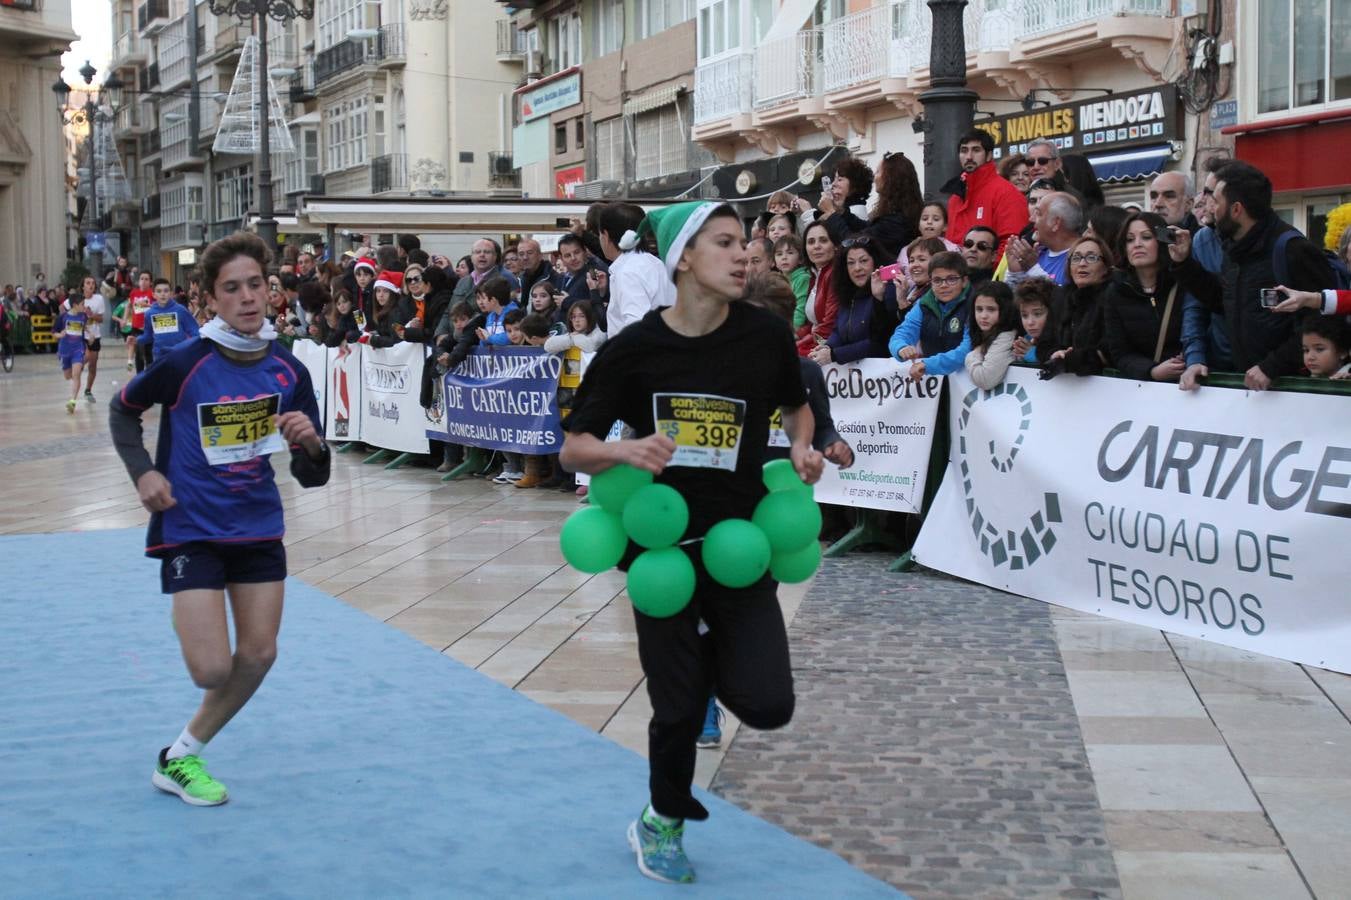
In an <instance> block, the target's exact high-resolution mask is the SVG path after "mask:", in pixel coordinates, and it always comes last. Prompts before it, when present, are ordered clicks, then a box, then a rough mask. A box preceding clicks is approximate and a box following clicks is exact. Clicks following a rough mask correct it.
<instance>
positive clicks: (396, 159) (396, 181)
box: [370, 153, 408, 194]
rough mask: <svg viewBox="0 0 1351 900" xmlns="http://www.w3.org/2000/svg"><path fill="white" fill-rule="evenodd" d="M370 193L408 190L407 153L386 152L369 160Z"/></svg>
mask: <svg viewBox="0 0 1351 900" xmlns="http://www.w3.org/2000/svg"><path fill="white" fill-rule="evenodd" d="M370 166H371V193H372V194H384V193H388V192H389V191H406V190H408V154H406V153H388V154H386V155H384V156H377V157H375V158H374V159H372V160H371V162H370Z"/></svg>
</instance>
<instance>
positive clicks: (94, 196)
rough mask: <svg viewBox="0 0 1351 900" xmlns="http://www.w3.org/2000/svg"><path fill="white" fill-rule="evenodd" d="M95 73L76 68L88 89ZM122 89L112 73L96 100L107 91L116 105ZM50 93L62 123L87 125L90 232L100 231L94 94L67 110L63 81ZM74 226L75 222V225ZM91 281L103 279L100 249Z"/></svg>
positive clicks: (87, 65) (67, 95) (89, 68)
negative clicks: (53, 97)
mask: <svg viewBox="0 0 1351 900" xmlns="http://www.w3.org/2000/svg"><path fill="white" fill-rule="evenodd" d="M97 74H98V70H97V69H95V68H94V66H93V65H92V64H91V63H90V62H89V60H85V63H84V65H83V66H81V67H80V77H81V78H83V79H84V83H85V84H86V85H89V86H91V87H92V86H93V84H94V76H96V75H97ZM121 88H122V80H121V79H120V78H118V77H117V73H116V72H113V73H111V74H109V75H108V77H107V78H105V79H103V84H102V86H101V87H100V88H99V101H100V102H101V101H102V100H103V99H104V98H103V92H105V91H106V92H108V94H109V99H110V100H111V101H112V102H114V103H115V102H116V94H117V92H118V91H120V90H121ZM52 92H53V93H55V94H56V101H57V109H58V111H59V112H60V114H61V118H62V121H63V122H64V123H66V124H78V123H81V122H83V123H85V124H87V125H88V126H89V221H90V223H91V224H92V225H93V226H94V231H96V232H98V231H100V230H101V229H100V225H101V224H102V223H101V216H100V214H99V173H98V120H99V109H98V104H97V103H95V102H94V95H93V94H92V93H91V94H90V95H89V96H88V97H87V98H85V101H84V106H82V107H77V108H76V109H70V108H69V107H68V106H67V104H68V103H69V102H70V85H68V84H66V82H65V80H64V79H60V78H58V79H57V81H56V84H54V85H52ZM76 224H77V226H78V223H76ZM92 262H93V265H94V279H95V280H96V281H99V280H102V278H103V250H101V249H100V250H99V252H98V254H97V255H95V256H94V257H93V260H92Z"/></svg>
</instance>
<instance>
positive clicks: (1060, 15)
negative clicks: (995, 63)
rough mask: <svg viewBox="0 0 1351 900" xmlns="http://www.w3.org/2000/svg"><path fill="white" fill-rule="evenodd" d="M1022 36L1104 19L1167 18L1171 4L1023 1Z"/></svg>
mask: <svg viewBox="0 0 1351 900" xmlns="http://www.w3.org/2000/svg"><path fill="white" fill-rule="evenodd" d="M1021 5H1022V8H1023V17H1022V28H1021V34H1022V35H1033V34H1041V33H1043V32H1047V31H1054V30H1055V29H1057V28H1066V27H1068V26H1070V25H1078V24H1079V23H1081V22H1088V21H1091V20H1093V19H1097V18H1101V17H1102V16H1166V15H1169V14H1170V13H1171V9H1170V7H1171V6H1172V4H1171V3H1169V2H1168V0H1023V2H1022V4H1021Z"/></svg>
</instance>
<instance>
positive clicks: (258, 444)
mask: <svg viewBox="0 0 1351 900" xmlns="http://www.w3.org/2000/svg"><path fill="white" fill-rule="evenodd" d="M280 407H281V394H269V395H268V396H266V397H255V398H253V399H252V400H222V401H220V402H217V403H199V404H197V427H198V431H199V433H200V435H201V440H202V454H203V455H204V456H205V457H206V461H207V462H208V463H209V464H210V465H213V466H227V465H230V464H232V463H241V462H247V461H248V460H251V459H253V458H255V457H258V456H266V455H268V454H270V453H276V452H277V451H278V450H285V449H286V442H285V441H284V440H283V439H282V436H281V434H280V433H279V432H278V431H277V425H276V416H277V410H278V409H279V408H280Z"/></svg>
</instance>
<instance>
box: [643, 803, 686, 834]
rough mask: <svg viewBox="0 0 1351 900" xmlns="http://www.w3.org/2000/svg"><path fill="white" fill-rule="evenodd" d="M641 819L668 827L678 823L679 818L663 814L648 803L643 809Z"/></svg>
mask: <svg viewBox="0 0 1351 900" xmlns="http://www.w3.org/2000/svg"><path fill="white" fill-rule="evenodd" d="M643 821H645V822H647V823H649V824H652V825H665V826H666V827H668V828H670V827H672V826H675V825H679V824H680V820H679V819H673V818H671V817H670V816H663V815H662V814H661V813H659V812H657V811H656V810H655V809H653V808H652V804H650V803H649V804H648V805H647V809H645V810H643Z"/></svg>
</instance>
